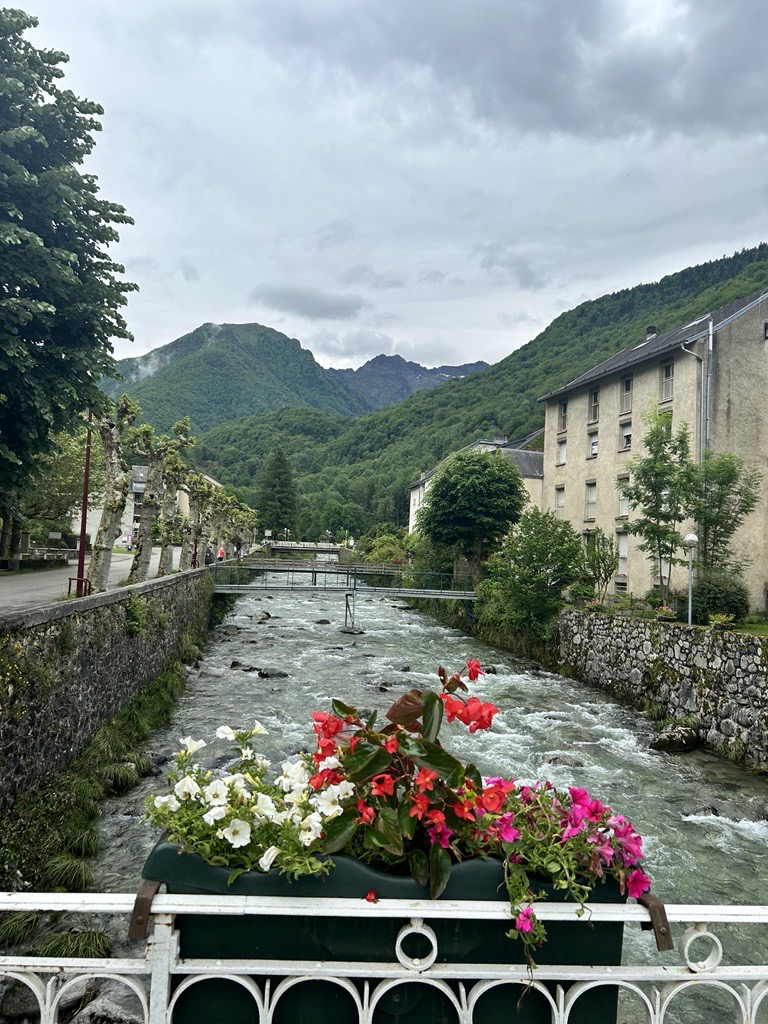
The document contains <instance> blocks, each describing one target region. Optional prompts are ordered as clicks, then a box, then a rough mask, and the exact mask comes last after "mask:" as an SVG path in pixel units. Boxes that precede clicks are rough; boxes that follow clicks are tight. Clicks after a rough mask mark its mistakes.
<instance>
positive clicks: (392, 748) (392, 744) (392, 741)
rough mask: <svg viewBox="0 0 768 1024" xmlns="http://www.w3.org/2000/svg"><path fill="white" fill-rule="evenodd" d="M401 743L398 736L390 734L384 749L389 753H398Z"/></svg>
mask: <svg viewBox="0 0 768 1024" xmlns="http://www.w3.org/2000/svg"><path fill="white" fill-rule="evenodd" d="M398 746H399V744H398V742H397V736H390V737H389V739H388V740H387V742H386V743H385V744H384V749H385V750H386V752H387V753H388V754H396V753H397V748H398Z"/></svg>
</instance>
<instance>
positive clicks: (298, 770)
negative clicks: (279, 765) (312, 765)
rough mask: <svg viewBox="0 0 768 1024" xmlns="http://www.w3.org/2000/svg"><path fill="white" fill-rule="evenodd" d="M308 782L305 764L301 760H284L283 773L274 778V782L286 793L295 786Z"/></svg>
mask: <svg viewBox="0 0 768 1024" xmlns="http://www.w3.org/2000/svg"><path fill="white" fill-rule="evenodd" d="M308 782H309V772H308V771H307V766H306V765H305V764H304V762H303V761H293V762H291V761H284V762H283V774H282V775H278V777H277V778H276V779H275V784H276V785H278V786H279V787H280V789H282V791H283V792H284V793H287V792H288V791H289V790H291V789H293V788H294V787H295V786H305V785H306V784H307V783H308Z"/></svg>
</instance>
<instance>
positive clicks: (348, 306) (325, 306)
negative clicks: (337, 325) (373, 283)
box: [248, 285, 365, 320]
mask: <svg viewBox="0 0 768 1024" xmlns="http://www.w3.org/2000/svg"><path fill="white" fill-rule="evenodd" d="M248 298H249V301H250V302H251V304H252V305H262V306H267V307H269V308H270V309H274V310H277V311H278V312H280V313H287V314H291V313H292V314H295V315H296V316H300V317H303V318H304V319H306V320H354V319H356V318H357V317H358V316H359V315H360V313H361V312H362V310H363V309H364V308H365V302H364V301H363V299H362V298H361V297H360V296H359V295H331V294H329V293H327V292H323V291H320V290H319V289H316V288H300V287H298V286H294V285H260V286H258V287H256V288H254V289H253V290H252V291H251V293H250V295H249V296H248Z"/></svg>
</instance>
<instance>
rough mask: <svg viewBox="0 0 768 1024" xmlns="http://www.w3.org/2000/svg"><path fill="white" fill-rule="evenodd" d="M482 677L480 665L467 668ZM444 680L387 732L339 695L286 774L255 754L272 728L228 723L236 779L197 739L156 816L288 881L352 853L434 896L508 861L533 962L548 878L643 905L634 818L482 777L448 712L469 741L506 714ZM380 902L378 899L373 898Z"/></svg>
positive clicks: (404, 708) (190, 844)
mask: <svg viewBox="0 0 768 1024" xmlns="http://www.w3.org/2000/svg"><path fill="white" fill-rule="evenodd" d="M467 670H468V671H467V675H468V677H469V680H470V681H474V680H475V679H477V678H478V676H479V675H481V674H482V672H481V669H480V663H479V662H478V661H475V660H470V661H468V662H467ZM438 675H439V678H440V682H441V689H440V691H439V692H435V691H432V690H426V691H421V690H415V689H414V690H409V691H408V692H407V693H405V694H404V695H403V696H402V697H400V698H399V699H398V700H397V701H396V702H395V703H394V704H393V705H392V707H391V708H390V709H389V710H388V711H387V713H386V721H385V722H384V723H383V724H381V725H378V724H377V720H376V714H375V713H374V714H372V715H371V716H370V717H369V718H368V719H367V720H366V721H363V720H362V719H361V717H360V715H359V713H358V711H357V710H356V709H355V708H352V707H350V706H348V705H346V704H344V703H342V702H341V701H338V700H334V701H333V703H332V710H331V711H330V712H329V711H315V712H314V713H313V715H312V719H313V729H314V732H315V737H316V747H315V750H314V752H313V753H312V754H309V753H306V754H303V755H301V756H300V757H299V758H297V759H296V760H294V761H286V762H285V763H284V764H283V765H282V768H281V771H280V774H278V775H277V776H276V777H275V778H274V779H270V776H269V764H268V762H267V761H266V760H265V759H264V758H263V757H261V756H260V755H259V754H258V753H256V751H255V750H254V740H255V738H256V737H257V736H258V735H259V733H261V732H263V729H262V727H261V726H260V725H259V723H258V722H257V723H255V724H254V727H253V728H252V729H250V730H234V729H231V728H229V727H227V726H222V727H220V728H219V729H218V731H217V736H218V737H219V738H223V739H229V740H231V741H232V742H234V744H235V745H236V756H235V759H234V762H233V764H232V765H231V766H230V767H229V768H228V769H227V770H226V771H215V772H214V771H210V770H207V769H204V768H202V767H200V765H198V764H197V763H196V762H195V756H194V755H195V753H196V752H197V750H199V749H200V748H201V747H202V746H205V742H204V741H202V740H193V739H192V738H191V737H187V738H186V739H184V740H182V743H183V749H182V750H181V751H180V752H179V753H178V754H177V756H176V761H175V767H174V768H173V770H172V771H171V773H170V784H171V789H170V791H169V792H168V793H167V794H166V795H163V796H157V797H154V798H151V797H150V798H149V799H148V801H147V816H148V818H149V819H150V821H152V822H153V823H154V824H156V825H159V826H161V827H163V828H165V829H166V830H167V831H168V833H169V838H170V839H172V840H174V841H176V842H178V843H180V844H181V846H182V848H183V849H185V850H187V851H190V852H193V853H197V854H200V855H201V856H202V857H203V858H204V859H205V860H206V861H207V862H209V863H210V864H213V865H218V866H224V867H230V868H232V869H233V870H232V875H231V876H230V878H234V877H236V876H237V875H238V874H239V873H240V872H241V871H243V870H261V871H268V870H270V869H275V870H279V871H280V872H281V873H282V874H285V875H287V876H288V877H289V878H296V877H299V876H301V875H304V874H320V873H322V872H325V871H328V870H330V869H331V868H332V866H333V865H332V860H331V859H330V857H329V856H328V855H332V854H334V853H338V852H343V853H345V854H350V855H352V856H355V857H357V858H358V859H360V860H362V861H365V862H367V863H369V864H371V865H372V866H374V867H377V868H379V869H382V870H384V871H390V872H393V873H399V874H408V873H410V874H411V875H412V876H413V878H414V879H416V881H418V882H419V883H420V884H421V885H424V886H425V887H426V886H428V888H429V893H430V896H431V897H432V898H437V897H438V896H440V894H441V893H442V892H443V890H444V889H445V886H446V885H447V883H448V879H449V877H450V872H451V865H452V864H453V863H456V862H458V861H462V860H464V859H466V858H470V857H482V858H486V859H489V858H493V859H497V860H500V861H501V862H502V863H503V867H504V876H505V880H506V886H507V890H508V894H509V898H510V901H511V904H512V906H513V907H514V908H515V909H514V912H515V926H514V928H513V929H512V931H511V932H510V935H511V936H513V937H518V936H519V937H521V938H522V939H523V941H524V943H525V946H526V951H527V952H528V954H529V957H530V956H531V954H532V951H533V949H534V948H535V947H536V946H537V945H541V943H542V942H543V941H544V939H545V937H546V934H545V930H544V926H543V924H542V923H541V922H540V921H539V920H538V919H537V918H536V915H535V913H534V911H533V909H532V908H531V907H530V905H529V904H530V903H531V902H532V901H533V900H535V899H540V898H543V894H542V893H541V892H540V890H539V887H538V886H539V883H540V881H541V880H547V881H548V882H549V883H551V884H553V885H554V888H555V889H559V890H563V892H564V894H565V895H567V896H568V897H570V898H572V899H574V900H576V901H577V902H579V903H582V904H583V903H584V902H585V901H586V900H587V899H588V897H589V895H590V893H591V892H592V890H593V889H594V887H595V886H596V885H597V883H598V882H599V881H600V880H604V879H605V878H606V877H608V876H611V877H613V878H615V879H616V880H617V881H618V883H619V886H620V888H621V891H622V892H626V893H627V894H628V895H629V896H633V897H637V896H639V895H641V894H642V893H643V892H645V891H646V889H647V888H648V887H649V884H650V883H649V879H648V877H647V876H646V875H645V873H644V872H643V870H642V868H641V867H640V862H641V859H642V845H643V841H642V838H641V837H640V836H639V835H638V833H637V832H636V831H635V829H634V827H633V826H632V824H631V822H629V821H627V820H626V819H625V818H623V817H622V816H621V815H617V814H614V813H613V811H612V810H611V808H610V807H607V806H606V805H605V804H602V803H601V802H600V801H599V800H596V799H593V798H592V797H591V796H590V795H589V794H588V793H587V791H586V790H585V789H582V788H579V787H576V786H571V787H570V788H569V789H568V790H567V791H558V790H557V789H555V787H554V786H553V785H552V784H551V783H550V782H547V781H544V782H532V783H526V782H521V781H516V780H514V779H503V778H483V777H481V775H480V773H479V772H478V770H477V769H476V768H475V766H474V765H472V764H463V763H462V762H461V761H459V760H458V759H457V758H455V757H454V756H453V755H452V754H450V753H449V752H448V751H447V750H445V749H444V748H443V746H442V745H441V743H440V741H439V738H438V737H439V733H440V728H441V724H442V721H443V719H444V718H446V719H447V720H448V721H449V722H452V721H458V722H460V723H462V724H463V725H465V726H466V727H467V728H468V730H469V732H470V733H474V732H476V731H477V730H480V729H489V728H491V727H492V724H493V719H494V717H495V716H496V715H497V714H498V712H499V709H498V708H497V707H495V706H494V705H493V704H491V703H490V702H487V701H482V700H480V698H478V697H476V696H467V695H466V694H467V687H466V684H465V682H464V680H463V679H462V678H461V676H460V675H459V674H458V673H454V674H453V675H451V676H449V675H448V673H447V672H446V670H445V669H444V668H442V667H441V668H440V669H439V671H438ZM366 898H368V899H375V894H374V895H373V896H371V893H369V894H368V896H367V897H366Z"/></svg>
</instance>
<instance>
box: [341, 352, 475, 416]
mask: <svg viewBox="0 0 768 1024" xmlns="http://www.w3.org/2000/svg"><path fill="white" fill-rule="evenodd" d="M487 369H488V363H484V362H482V360H481V361H480V362H477V363H464V365H463V366H436V367H434V368H433V369H427V368H426V367H424V366H420V365H419V364H418V363H411V362H409V361H408V360H406V359H403V357H402V356H376V358H375V359H369V360H368V362H367V363H365V364H364V365H363V366H360V367H358V369H356V370H331V371H330V372H331V373H333V374H335V375H336V376H337V377H338V378H339V379H340V380H343V381H344V382H345V383H346V384H348V385H349V386H350V387H353V388H354V389H355V390H356V391H359V392H360V393H361V394H362V395H363V396H364V397H365V398H366V400H367V401H368V402H369V403H370V407H371V409H384V408H386V406H388V405H394V404H395V403H396V402H402V401H403V399H405V398H408V396H409V395H412V394H413V393H414V391H427V390H428V389H429V388H435V387H437V386H438V384H445V382H446V381H447V380H453V378H454V377H467V376H469V374H470V373H478V372H479V371H480V370H487Z"/></svg>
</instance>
